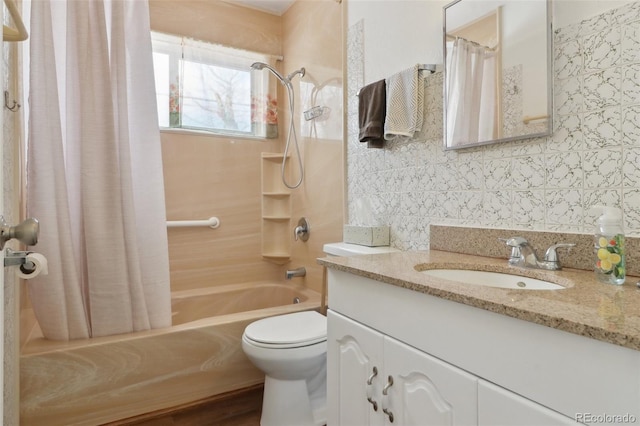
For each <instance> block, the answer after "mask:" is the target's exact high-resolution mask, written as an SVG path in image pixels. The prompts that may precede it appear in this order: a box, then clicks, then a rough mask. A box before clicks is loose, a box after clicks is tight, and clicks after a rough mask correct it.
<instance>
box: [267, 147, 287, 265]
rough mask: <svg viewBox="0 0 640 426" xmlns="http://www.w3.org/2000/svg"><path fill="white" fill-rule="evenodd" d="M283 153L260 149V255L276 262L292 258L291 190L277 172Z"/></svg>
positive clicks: (283, 261)
mask: <svg viewBox="0 0 640 426" xmlns="http://www.w3.org/2000/svg"><path fill="white" fill-rule="evenodd" d="M282 158H283V155H282V154H277V153H270V152H263V153H262V258H263V259H265V260H267V261H269V262H273V263H277V264H279V265H282V264H285V263H287V262H289V260H290V259H291V238H290V235H289V234H290V232H292V228H291V192H290V191H289V189H288V188H287V187H286V186H284V184H283V183H282V179H281V176H280V165H281V164H282Z"/></svg>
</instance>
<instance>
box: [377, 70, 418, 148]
mask: <svg viewBox="0 0 640 426" xmlns="http://www.w3.org/2000/svg"><path fill="white" fill-rule="evenodd" d="M423 121H424V83H423V82H422V81H421V80H420V78H419V66H418V65H415V66H413V67H412V68H409V69H406V70H404V71H401V72H399V73H397V74H394V75H392V76H391V77H389V78H387V114H386V117H385V122H384V138H385V139H387V140H390V139H394V138H396V137H401V138H404V139H408V138H411V137H413V135H414V134H415V133H416V132H419V131H420V130H421V129H422V123H423Z"/></svg>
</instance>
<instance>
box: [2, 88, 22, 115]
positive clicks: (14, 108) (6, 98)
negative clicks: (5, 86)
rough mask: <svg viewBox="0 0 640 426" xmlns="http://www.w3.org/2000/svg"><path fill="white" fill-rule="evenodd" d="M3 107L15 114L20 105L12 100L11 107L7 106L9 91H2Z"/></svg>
mask: <svg viewBox="0 0 640 426" xmlns="http://www.w3.org/2000/svg"><path fill="white" fill-rule="evenodd" d="M4 107H5V108H6V109H8V110H9V111H11V112H16V111H17V110H18V109H19V108H20V104H19V103H18V102H16V101H15V99H14V100H13V105H12V106H9V91H8V90H5V91H4Z"/></svg>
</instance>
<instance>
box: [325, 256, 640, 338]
mask: <svg viewBox="0 0 640 426" xmlns="http://www.w3.org/2000/svg"><path fill="white" fill-rule="evenodd" d="M318 263H320V264H321V265H324V266H326V267H328V268H331V269H336V270H340V271H345V272H350V273H352V274H355V275H360V276H363V277H367V278H371V279H374V280H377V281H382V282H385V283H388V284H391V285H395V286H399V287H403V288H407V289H410V290H413V291H418V292H421V293H425V294H429V295H432V296H436V297H440V298H443V299H447V300H451V301H453V302H458V303H463V304H465V305H469V306H474V307H477V308H481V309H485V310H488V311H491V312H495V313H498V314H502V315H507V316H510V317H514V318H519V319H522V320H525V321H531V322H534V323H537V324H541V325H545V326H548V327H553V328H557V329H559V330H563V331H567V332H570V333H574V334H579V335H582V336H586V337H590V338H593V339H598V340H601V341H604V342H608V343H613V344H615V345H619V346H624V347H627V348H630V349H635V350H640V289H638V288H637V287H636V282H638V281H639V280H640V278H638V277H631V276H627V280H626V282H625V284H623V285H621V286H614V285H610V284H604V283H601V282H599V281H597V280H596V278H595V276H594V274H593V272H591V271H585V270H581V269H568V268H565V269H563V270H561V271H542V270H536V269H524V268H519V267H514V266H510V265H508V264H507V260H506V259H496V258H491V257H483V256H475V255H467V254H459V253H452V252H446V251H438V250H430V251H414V252H411V251H407V252H397V253H385V254H374V255H360V256H352V257H324V258H320V259H318ZM436 268H456V269H475V270H482V271H491V272H506V273H512V274H516V275H522V276H526V277H530V278H537V279H542V280H547V281H552V282H555V283H557V284H560V285H562V286H564V287H566V288H565V289H562V290H513V289H504V288H495V287H487V286H477V285H469V284H464V283H457V282H454V281H449V280H443V279H440V278H434V277H431V276H429V275H427V274H424V273H422V272H420V271H421V270H425V269H436Z"/></svg>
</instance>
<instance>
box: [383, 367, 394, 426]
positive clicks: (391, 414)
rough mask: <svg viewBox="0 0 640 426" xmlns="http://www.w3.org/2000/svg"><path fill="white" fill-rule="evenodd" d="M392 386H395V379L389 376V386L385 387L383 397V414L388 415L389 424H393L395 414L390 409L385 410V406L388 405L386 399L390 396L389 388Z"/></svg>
mask: <svg viewBox="0 0 640 426" xmlns="http://www.w3.org/2000/svg"><path fill="white" fill-rule="evenodd" d="M391 386H393V377H392V376H389V378H388V379H387V384H386V385H384V387H383V388H382V395H383V397H382V398H383V400H382V405H383V407H382V412H383V413H385V414H386V415H387V417H389V423H393V412H392V411H391V410H390V409H388V408H384V405H386V404H385V403H384V402H385V399H384V397H385V396H388V395H389V388H390V387H391Z"/></svg>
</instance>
